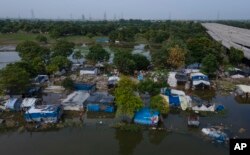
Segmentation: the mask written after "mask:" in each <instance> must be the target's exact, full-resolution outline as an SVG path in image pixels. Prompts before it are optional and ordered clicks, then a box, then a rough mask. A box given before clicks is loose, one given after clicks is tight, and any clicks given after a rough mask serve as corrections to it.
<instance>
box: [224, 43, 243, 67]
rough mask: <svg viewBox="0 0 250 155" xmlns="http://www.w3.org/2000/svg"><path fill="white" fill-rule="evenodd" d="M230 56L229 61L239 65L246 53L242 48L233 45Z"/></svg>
mask: <svg viewBox="0 0 250 155" xmlns="http://www.w3.org/2000/svg"><path fill="white" fill-rule="evenodd" d="M228 56H229V61H230V62H231V63H232V64H234V65H238V64H239V63H240V62H241V61H242V59H243V58H244V53H243V52H242V51H241V50H238V49H235V48H233V47H231V48H230V50H229V55H228Z"/></svg>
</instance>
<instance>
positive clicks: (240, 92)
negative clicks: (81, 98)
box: [235, 85, 250, 98]
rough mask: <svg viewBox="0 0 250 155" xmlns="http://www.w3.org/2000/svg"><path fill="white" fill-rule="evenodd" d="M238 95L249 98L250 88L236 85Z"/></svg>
mask: <svg viewBox="0 0 250 155" xmlns="http://www.w3.org/2000/svg"><path fill="white" fill-rule="evenodd" d="M235 93H236V95H239V96H242V97H246V98H248V97H249V95H250V86H248V85H236V90H235Z"/></svg>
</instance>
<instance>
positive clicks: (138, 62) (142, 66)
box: [132, 54, 150, 70]
mask: <svg viewBox="0 0 250 155" xmlns="http://www.w3.org/2000/svg"><path fill="white" fill-rule="evenodd" d="M132 58H133V60H134V62H135V68H136V69H137V70H147V68H148V66H149V65H150V62H149V60H148V59H147V58H146V57H145V56H144V55H141V54H134V55H132Z"/></svg>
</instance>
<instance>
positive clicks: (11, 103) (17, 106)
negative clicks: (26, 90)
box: [5, 98, 22, 111]
mask: <svg viewBox="0 0 250 155" xmlns="http://www.w3.org/2000/svg"><path fill="white" fill-rule="evenodd" d="M21 103H22V101H21V100H20V99H18V98H10V99H8V100H7V101H6V103H5V109H9V110H13V111H20V110H21Z"/></svg>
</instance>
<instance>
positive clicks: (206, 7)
mask: <svg viewBox="0 0 250 155" xmlns="http://www.w3.org/2000/svg"><path fill="white" fill-rule="evenodd" d="M32 12H33V13H32ZM105 12H106V16H107V19H120V18H124V19H179V20H182V19H183V20H190V19H191V20H192V19H202V20H210V19H250V0H0V18H31V17H32V14H33V16H34V17H35V18H46V19H71V18H72V19H80V18H82V15H84V16H85V19H89V18H91V19H104V14H105Z"/></svg>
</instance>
